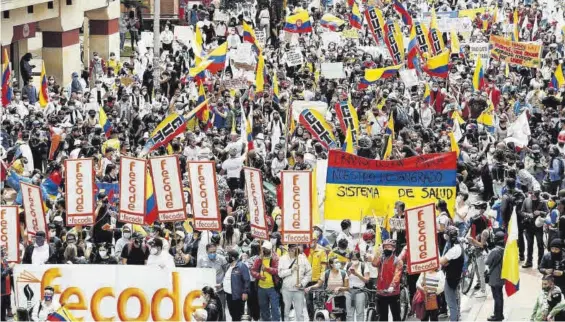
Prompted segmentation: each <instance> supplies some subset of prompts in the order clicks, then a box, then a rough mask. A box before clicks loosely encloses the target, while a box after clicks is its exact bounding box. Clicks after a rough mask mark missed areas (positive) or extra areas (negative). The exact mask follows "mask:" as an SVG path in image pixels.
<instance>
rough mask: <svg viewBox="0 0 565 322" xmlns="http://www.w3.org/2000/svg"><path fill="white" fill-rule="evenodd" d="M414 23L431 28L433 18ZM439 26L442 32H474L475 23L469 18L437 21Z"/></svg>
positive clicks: (418, 20) (416, 20)
mask: <svg viewBox="0 0 565 322" xmlns="http://www.w3.org/2000/svg"><path fill="white" fill-rule="evenodd" d="M414 21H415V22H421V23H423V24H425V25H427V26H429V25H430V21H431V18H424V19H415V20H414ZM437 26H438V29H439V31H441V32H450V31H451V30H454V31H455V32H458V33H463V32H472V31H473V22H472V21H471V19H469V18H467V17H461V18H441V19H437Z"/></svg>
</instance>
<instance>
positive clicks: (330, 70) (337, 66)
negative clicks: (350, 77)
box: [321, 63, 345, 79]
mask: <svg viewBox="0 0 565 322" xmlns="http://www.w3.org/2000/svg"><path fill="white" fill-rule="evenodd" d="M321 74H322V76H324V77H325V78H327V79H338V78H345V72H344V70H343V63H322V66H321Z"/></svg>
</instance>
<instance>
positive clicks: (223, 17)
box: [214, 10, 230, 22]
mask: <svg viewBox="0 0 565 322" xmlns="http://www.w3.org/2000/svg"><path fill="white" fill-rule="evenodd" d="M214 21H225V22H228V21H230V15H229V13H228V12H225V11H223V10H215V11H214Z"/></svg>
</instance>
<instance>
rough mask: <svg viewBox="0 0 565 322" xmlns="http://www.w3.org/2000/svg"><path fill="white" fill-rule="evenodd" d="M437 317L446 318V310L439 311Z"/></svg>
mask: <svg viewBox="0 0 565 322" xmlns="http://www.w3.org/2000/svg"><path fill="white" fill-rule="evenodd" d="M437 317H438V318H446V317H447V312H441V313H440V314H439V315H438V316H437Z"/></svg>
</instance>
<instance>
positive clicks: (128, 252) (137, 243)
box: [120, 233, 149, 265]
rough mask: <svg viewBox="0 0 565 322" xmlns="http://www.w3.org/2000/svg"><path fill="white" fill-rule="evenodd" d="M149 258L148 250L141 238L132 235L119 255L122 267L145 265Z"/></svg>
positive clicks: (137, 235) (135, 234)
mask: <svg viewBox="0 0 565 322" xmlns="http://www.w3.org/2000/svg"><path fill="white" fill-rule="evenodd" d="M148 257H149V248H148V247H147V245H146V244H145V243H144V242H143V236H141V235H140V234H139V233H134V234H133V235H132V236H131V238H130V241H129V242H128V243H127V244H126V245H125V246H124V247H123V248H122V251H121V253H120V259H121V263H122V264H123V265H145V264H146V263H147V258H148Z"/></svg>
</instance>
